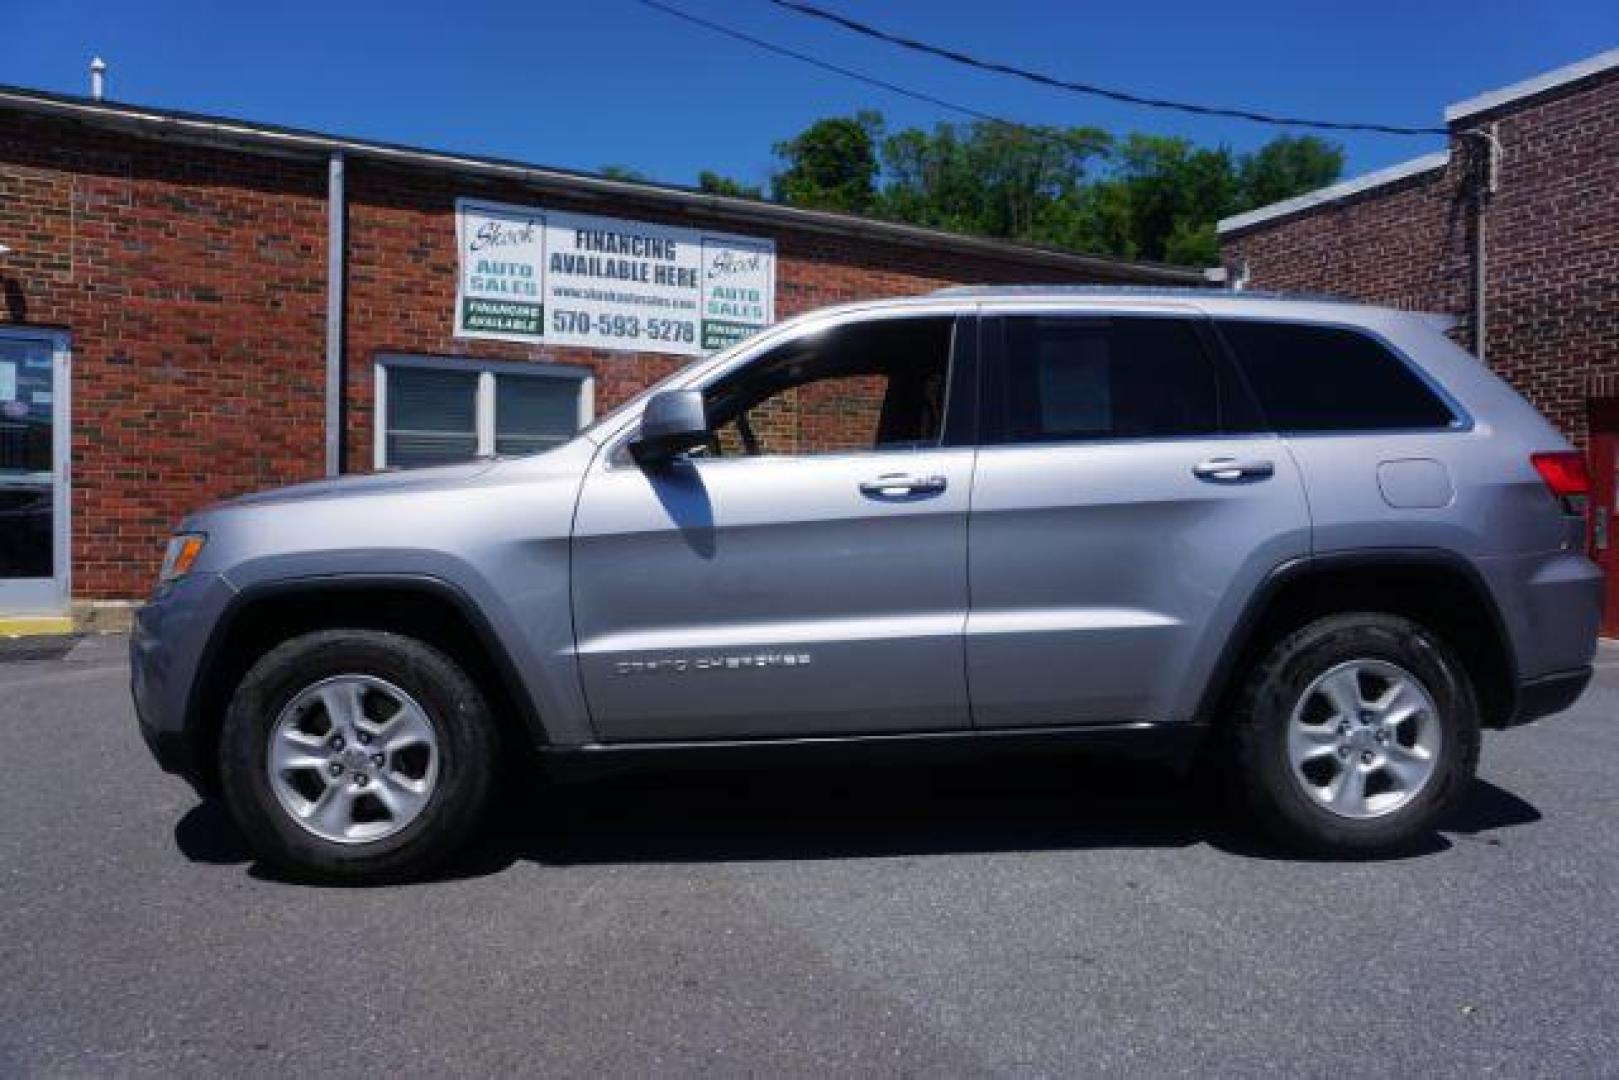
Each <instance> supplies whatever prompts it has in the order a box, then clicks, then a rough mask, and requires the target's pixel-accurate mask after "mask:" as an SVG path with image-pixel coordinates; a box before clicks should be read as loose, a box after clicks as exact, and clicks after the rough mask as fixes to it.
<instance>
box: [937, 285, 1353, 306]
mask: <svg viewBox="0 0 1619 1080" xmlns="http://www.w3.org/2000/svg"><path fill="white" fill-rule="evenodd" d="M928 295H930V296H954V297H965V298H971V297H975V296H978V297H984V298H994V297H1002V296H1011V297H1019V296H1162V297H1169V298H1172V299H1175V298H1198V297H1203V298H1214V297H1225V298H1227V299H1231V300H1309V301H1316V302H1322V301H1325V302H1328V303H1334V304H1355V303H1360V301H1358V300H1356V299H1354V298H1353V297H1348V296H1342V295H1339V294H1336V293H1327V292H1303V291H1300V292H1288V291H1283V290H1278V289H1220V288H1213V287H1207V286H1196V285H1189V286H1174V285H1062V284H1057V285H950V286H947V287H945V288H943V289H935V290H934V291H933V292H931V293H929V294H928Z"/></svg>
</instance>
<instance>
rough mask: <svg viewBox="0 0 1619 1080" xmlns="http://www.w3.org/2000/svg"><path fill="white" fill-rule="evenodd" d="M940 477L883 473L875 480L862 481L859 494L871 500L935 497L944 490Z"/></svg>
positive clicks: (942, 478)
mask: <svg viewBox="0 0 1619 1080" xmlns="http://www.w3.org/2000/svg"><path fill="white" fill-rule="evenodd" d="M945 485H946V481H945V478H944V477H942V476H912V475H910V474H909V473H884V474H883V475H882V476H879V477H877V479H875V480H862V481H861V482H860V494H862V495H865V496H867V497H868V498H872V499H903V498H907V497H909V496H915V495H937V494H938V493H939V492H941V491H943V490H944V489H945Z"/></svg>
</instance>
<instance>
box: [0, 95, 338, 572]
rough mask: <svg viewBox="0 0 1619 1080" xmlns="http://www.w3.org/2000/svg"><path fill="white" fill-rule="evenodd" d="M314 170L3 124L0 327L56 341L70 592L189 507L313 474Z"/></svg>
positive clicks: (320, 186)
mask: <svg viewBox="0 0 1619 1080" xmlns="http://www.w3.org/2000/svg"><path fill="white" fill-rule="evenodd" d="M324 192H325V170H324V169H323V168H321V167H318V166H311V165H308V164H303V163H298V162H291V161H281V160H276V159H267V158H262V157H252V156H248V155H242V154H233V153H226V152H221V151H209V152H206V153H203V152H199V151H197V150H195V149H191V148H185V147H181V146H168V145H165V144H163V143H158V142H145V141H138V140H133V139H122V138H116V137H108V136H104V135H96V134H92V133H88V132H78V131H74V130H71V129H68V128H66V127H65V126H64V125H61V124H57V123H42V122H38V121H30V120H24V119H19V118H17V117H15V116H0V239H3V240H4V241H5V243H6V244H7V245H8V246H10V247H11V248H12V251H11V252H10V253H9V254H7V255H6V256H5V257H4V259H3V261H0V325H9V324H16V323H27V324H31V325H35V326H44V327H56V328H65V329H67V330H69V331H70V332H71V335H72V347H73V360H72V365H73V386H72V418H73V431H72V455H73V463H72V474H71V475H72V485H73V487H72V492H73V516H72V522H73V536H72V552H73V558H74V565H73V590H74V593H75V595H77V596H81V597H95V598H116V597H135V596H140V595H143V594H144V593H145V592H146V591H147V589H149V588H150V585H151V581H152V576H153V574H154V573H155V571H156V559H157V556H158V554H159V552H160V548H161V545H162V540H163V537H164V536H165V535H166V534H167V533H168V531H169V530H170V529H171V528H172V527H173V526H174V524H175V523H176V522H177V521H178V520H179V519H180V517H181V515H182V514H183V513H184V512H185V511H186V510H187V509H189V508H192V507H196V506H199V505H202V504H204V503H208V502H212V501H214V500H215V499H219V498H222V497H224V496H227V495H232V494H236V493H238V492H242V491H246V490H249V489H252V488H257V487H264V486H268V485H273V484H281V483H286V482H289V481H293V480H299V479H305V478H309V477H312V476H316V475H318V474H319V473H320V471H321V447H322V428H321V424H322V383H321V380H322V377H323V376H322V372H323V370H324V368H323V361H322V342H323V341H324V334H325V329H324V327H325V323H324V319H325V307H326V301H325V285H324V279H323V277H322V276H321V275H320V273H319V269H320V261H321V260H322V259H323V258H324V252H325V195H324Z"/></svg>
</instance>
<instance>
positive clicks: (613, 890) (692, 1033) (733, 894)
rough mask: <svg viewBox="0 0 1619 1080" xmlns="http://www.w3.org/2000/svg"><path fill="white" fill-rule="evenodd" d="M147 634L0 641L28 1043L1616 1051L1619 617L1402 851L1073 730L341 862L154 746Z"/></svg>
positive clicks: (611, 1051)
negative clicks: (247, 848)
mask: <svg viewBox="0 0 1619 1080" xmlns="http://www.w3.org/2000/svg"><path fill="white" fill-rule="evenodd" d="M122 648H123V642H122V641H121V639H118V638H92V639H85V640H84V641H83V642H81V643H79V644H78V645H76V646H74V647H73V648H72V649H71V650H69V651H66V652H65V653H63V654H62V655H52V654H50V653H48V652H47V653H44V654H42V655H38V656H35V657H33V658H29V657H27V656H19V655H13V656H12V657H11V658H10V659H9V660H8V661H7V662H4V663H0V763H4V766H5V772H6V776H7V782H6V783H5V784H4V785H3V786H0V1075H7V1076H15V1075H36V1074H48V1075H54V1074H74V1075H84V1074H107V1073H115V1074H126V1073H172V1072H179V1073H181V1074H193V1075H201V1074H205V1073H207V1074H211V1073H215V1072H217V1071H219V1070H222V1069H226V1070H231V1071H247V1072H254V1073H269V1072H272V1071H273V1072H285V1071H289V1070H298V1071H300V1072H302V1071H309V1070H315V1069H328V1070H334V1071H336V1072H339V1073H354V1074H358V1073H375V1072H389V1073H411V1074H441V1073H447V1072H478V1073H488V1072H497V1071H498V1072H508V1071H519V1070H521V1071H524V1072H541V1073H557V1074H581V1073H587V1072H606V1073H612V1074H624V1073H633V1074H646V1073H655V1072H672V1073H699V1072H701V1073H718V1074H740V1073H750V1072H754V1073H794V1074H807V1073H828V1072H831V1073H843V1074H847V1073H871V1072H883V1073H904V1074H930V1073H948V1074H964V1073H965V1074H984V1073H991V1074H1027V1073H1098V1072H1105V1073H1132V1074H1162V1073H1167V1072H1175V1073H1190V1072H1198V1073H1206V1072H1217V1073H1239V1074H1252V1073H1258V1072H1261V1071H1263V1072H1271V1073H1279V1074H1304V1073H1307V1074H1326V1073H1329V1072H1332V1073H1342V1072H1347V1073H1351V1074H1371V1073H1387V1072H1390V1071H1396V1070H1397V1071H1399V1072H1401V1073H1445V1074H1458V1075H1459V1074H1468V1075H1473V1074H1478V1073H1481V1072H1502V1073H1509V1074H1517V1075H1522V1074H1542V1075H1557V1076H1568V1075H1590V1074H1613V1073H1614V1072H1615V1070H1616V1069H1619V927H1616V922H1619V785H1616V783H1615V777H1619V649H1612V648H1608V647H1605V649H1604V652H1603V654H1602V657H1601V664H1602V666H1601V668H1600V670H1599V682H1598V685H1596V686H1594V687H1593V688H1592V689H1591V690H1590V691H1589V692H1588V693H1587V695H1586V696H1585V698H1584V699H1583V701H1582V702H1581V703H1580V705H1579V706H1578V707H1577V708H1576V709H1575V710H1573V711H1572V712H1571V713H1569V714H1565V715H1564V716H1561V717H1557V718H1555V719H1552V720H1548V721H1544V722H1542V723H1540V724H1539V725H1537V726H1534V727H1531V728H1527V729H1523V730H1518V731H1512V732H1507V733H1499V734H1494V735H1491V736H1490V737H1489V738H1488V739H1487V742H1486V746H1485V759H1484V766H1483V772H1482V777H1481V779H1480V780H1479V781H1478V782H1477V783H1476V784H1475V785H1474V787H1473V789H1472V790H1471V791H1470V793H1469V795H1468V798H1467V800H1466V804H1465V806H1463V807H1462V809H1461V810H1460V812H1459V813H1457V814H1456V815H1454V816H1453V818H1452V819H1451V820H1450V821H1449V822H1448V823H1447V826H1446V828H1445V829H1444V830H1443V831H1442V832H1441V833H1440V834H1439V835H1436V836H1434V837H1433V838H1432V840H1431V842H1429V843H1428V844H1426V845H1425V846H1424V847H1423V849H1421V850H1419V851H1416V852H1414V853H1411V854H1409V855H1406V856H1403V857H1401V858H1397V859H1389V860H1385V861H1376V862H1365V863H1331V862H1308V861H1299V860H1294V859H1290V858H1286V857H1282V856H1281V855H1279V854H1278V853H1277V852H1274V851H1272V850H1269V849H1267V848H1266V847H1264V846H1262V845H1259V844H1257V843H1254V842H1252V841H1251V840H1249V839H1248V838H1247V837H1246V836H1245V834H1244V833H1243V831H1242V830H1241V829H1240V828H1239V827H1237V826H1235V825H1233V824H1231V823H1228V822H1226V821H1225V820H1223V819H1222V818H1221V817H1219V816H1218V815H1211V814H1210V813H1208V812H1207V811H1206V809H1205V808H1204V806H1203V804H1201V803H1200V802H1199V801H1197V800H1196V799H1194V798H1192V797H1191V796H1190V795H1189V794H1187V792H1186V791H1185V789H1184V785H1182V784H1180V783H1179V782H1178V781H1177V779H1176V778H1175V777H1174V776H1173V775H1170V774H1168V773H1165V772H1162V771H1158V770H1154V769H1149V768H1145V767H1141V766H1132V765H1125V764H1121V763H1085V764H1081V763H1076V762H1071V761H1066V760H1054V761H1046V762H1039V763H1027V762H1025V763H1022V764H1016V765H1012V764H997V765H994V766H992V767H978V768H961V767H953V768H950V769H938V768H922V767H910V768H895V767H885V768H870V769H859V770H844V771H838V772H835V773H828V772H785V771H773V772H770V773H755V774H729V775H715V774H689V775H681V776H664V777H637V778H631V777H617V778H613V779H610V780H603V781H599V782H596V783H593V784H590V785H585V786H576V787H570V788H567V789H562V790H557V791H537V792H534V793H531V794H530V795H529V796H528V797H527V798H524V799H521V800H518V801H517V802H516V803H515V804H514V805H515V806H516V807H518V808H519V809H521V810H522V811H523V813H522V814H521V815H515V814H514V815H513V817H514V818H520V820H513V821H510V822H508V823H506V824H505V825H503V826H501V827H499V828H497V829H496V830H494V832H493V833H492V835H491V836H490V837H489V839H488V840H487V841H486V842H485V843H483V844H482V845H481V846H480V847H479V848H478V849H477V850H476V851H474V852H472V853H470V854H469V856H468V857H467V858H466V859H465V860H463V861H462V862H461V863H459V864H458V865H456V866H455V867H454V868H452V870H451V871H450V872H449V873H447V874H446V875H444V876H443V878H442V879H440V880H436V881H432V882H429V883H425V884H418V885H411V886H404V887H394V888H386V889H359V890H344V889H325V888H312V887H308V886H302V885H297V884H291V883H287V882H283V881H279V880H276V879H274V878H273V877H271V876H269V875H267V874H266V873H265V872H263V871H262V870H261V869H260V868H258V867H256V866H255V865H254V864H253V863H252V861H251V860H250V859H249V858H248V856H247V855H246V853H245V852H244V850H243V849H242V846H241V842H240V840H239V838H238V837H237V836H236V834H235V832H234V830H233V829H232V827H231V826H230V824H229V823H228V821H227V820H226V818H225V817H224V815H223V813H222V811H221V810H220V809H219V808H218V807H217V806H215V805H212V804H201V803H199V802H198V801H197V800H196V799H195V797H194V796H193V795H192V794H191V793H190V791H189V789H187V788H186V787H185V785H183V784H182V783H180V782H179V781H177V780H174V779H172V778H169V777H166V776H164V775H162V774H161V773H159V772H158V770H157V768H156V766H154V765H153V764H152V762H151V761H150V759H149V758H148V756H147V754H146V752H145V750H144V748H143V747H142V746H141V744H140V741H139V738H138V736H137V734H136V731H135V726H134V722H133V718H132V716H131V712H130V706H129V702H128V696H127V691H126V678H127V672H126V668H125V666H124V664H123V660H122V654H121V650H122Z"/></svg>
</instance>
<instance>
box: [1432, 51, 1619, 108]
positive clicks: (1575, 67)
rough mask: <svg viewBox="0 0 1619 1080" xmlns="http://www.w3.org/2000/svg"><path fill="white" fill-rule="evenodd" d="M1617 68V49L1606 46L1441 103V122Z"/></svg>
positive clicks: (1541, 92) (1618, 61)
mask: <svg viewBox="0 0 1619 1080" xmlns="http://www.w3.org/2000/svg"><path fill="white" fill-rule="evenodd" d="M1615 69H1619V49H1609V50H1607V51H1606V52H1600V53H1597V54H1596V55H1595V56H1588V57H1586V58H1585V59H1584V60H1576V61H1575V62H1574V63H1572V64H1568V65H1565V66H1564V67H1560V68H1556V69H1555V70H1552V71H1546V72H1542V73H1541V74H1539V75H1536V76H1533V77H1532V78H1528V79H1524V80H1523V81H1521V82H1515V83H1512V84H1511V85H1510V86H1502V87H1498V88H1497V89H1495V90H1486V91H1484V92H1483V93H1482V94H1476V95H1474V96H1473V97H1470V98H1468V99H1467V100H1465V101H1458V102H1456V103H1455V104H1453V105H1447V106H1445V123H1447V124H1455V123H1456V122H1458V121H1460V120H1466V119H1467V118H1468V117H1471V116H1477V115H1478V114H1479V113H1483V112H1489V111H1490V110H1491V109H1498V108H1500V107H1501V106H1503V105H1510V104H1512V103H1513V102H1515V101H1521V100H1523V99H1524V98H1528V97H1534V96H1536V95H1537V94H1544V93H1546V92H1547V91H1548V90H1556V89H1557V88H1559V87H1562V86H1567V85H1568V84H1569V83H1573V82H1578V81H1580V80H1581V79H1587V78H1590V77H1591V76H1593V75H1600V74H1602V73H1603V72H1607V71H1612V70H1615Z"/></svg>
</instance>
